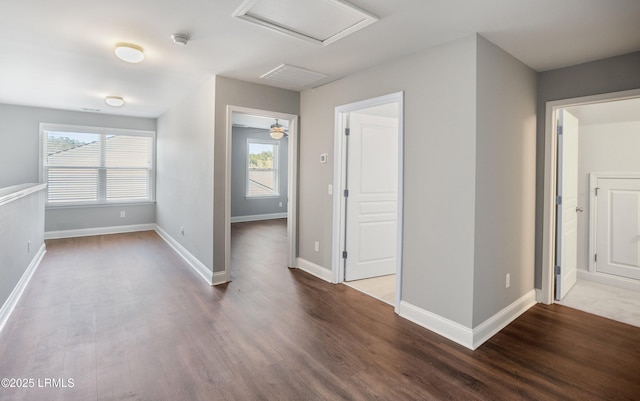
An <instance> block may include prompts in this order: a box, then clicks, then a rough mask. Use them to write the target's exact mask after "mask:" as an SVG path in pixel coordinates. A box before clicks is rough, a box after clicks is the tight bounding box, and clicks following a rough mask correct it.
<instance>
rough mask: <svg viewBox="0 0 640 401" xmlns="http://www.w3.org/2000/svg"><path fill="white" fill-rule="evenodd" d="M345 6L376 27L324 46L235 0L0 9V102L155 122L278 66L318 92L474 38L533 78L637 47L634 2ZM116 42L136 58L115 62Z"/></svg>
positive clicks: (51, 1) (17, 4)
mask: <svg viewBox="0 0 640 401" xmlns="http://www.w3.org/2000/svg"><path fill="white" fill-rule="evenodd" d="M258 1H259V0H258ZM351 3H352V4H354V5H355V6H357V7H360V8H362V9H364V10H365V11H368V12H370V13H372V14H374V15H376V16H377V17H378V18H379V21H377V22H375V23H373V24H372V25H370V26H368V27H366V28H364V29H362V30H360V31H358V32H356V33H354V34H353V35H350V36H348V37H345V38H342V39H340V40H338V41H336V42H334V43H332V44H330V45H328V46H324V47H323V46H319V45H316V44H313V43H309V42H307V41H303V40H300V39H296V38H293V37H289V36H286V35H283V34H280V33H277V32H274V31H271V30H266V29H264V28H262V27H260V26H256V25H254V24H250V23H248V22H246V21H242V20H239V19H237V18H234V17H233V16H232V15H233V14H234V12H235V11H237V10H238V9H239V8H241V6H242V5H243V0H181V1H175V0H171V1H169V0H129V1H124V0H110V1H94V0H19V1H18V0H16V1H9V0H2V1H1V2H0V103H10V104H22V105H31V106H42V107H52V108H60V109H69V110H82V109H99V110H100V112H101V113H108V114H121V115H133V116H145V117H157V116H159V115H161V114H162V113H163V112H165V111H166V110H167V109H169V108H170V107H171V106H173V105H174V104H176V103H177V102H178V101H179V100H180V99H182V98H183V97H184V96H186V95H187V94H188V93H190V92H192V91H193V90H195V89H196V88H197V87H198V86H199V85H200V84H201V83H202V82H203V81H204V80H205V79H207V78H208V77H211V76H213V75H216V74H218V75H224V76H228V77H231V78H237V79H242V80H246V81H251V82H260V80H259V77H260V76H261V75H263V74H265V73H266V72H268V71H270V70H272V69H273V68H275V67H277V66H278V65H280V64H283V63H284V64H290V65H293V66H298V67H302V68H306V69H310V70H314V71H318V72H320V73H323V74H327V75H328V77H327V78H326V79H324V80H322V81H319V82H318V83H315V84H314V85H317V84H321V83H325V82H329V81H332V80H335V79H339V78H340V77H343V76H345V75H348V74H351V73H354V72H356V71H359V70H362V69H365V68H368V67H371V66H373V65H375V64H378V63H381V62H385V61H388V60H392V59H395V58H398V57H402V56H404V55H408V54H412V53H416V52H419V51H421V50H424V49H426V48H429V47H432V46H435V45H438V44H441V43H445V42H448V41H451V40H454V39H457V38H460V37H463V36H466V35H469V34H472V33H474V32H479V33H480V34H482V35H483V36H485V37H486V38H487V39H489V40H490V41H492V42H493V43H495V44H497V45H498V46H500V47H502V48H503V49H505V50H506V51H507V52H509V53H511V54H512V55H514V56H515V57H517V58H518V59H520V60H521V61H523V62H524V63H525V64H527V65H529V66H531V67H532V68H534V69H536V70H538V71H544V70H548V69H554V68H558V67H563V66H568V65H573V64H577V63H582V62H587V61H592V60H596V59H600V58H605V57H610V56H614V55H619V54H624V53H629V52H632V51H637V50H640V23H639V22H638V21H640V1H638V0H562V1H557V0H518V1H514V0H483V1H469V0H394V1H388V0H352V1H351ZM281 12H282V14H283V16H284V18H285V19H286V18H288V17H289V14H288V11H287V9H283V10H281ZM319 22H320V23H322V21H319ZM179 32H180V33H188V34H190V35H191V42H190V43H189V45H188V46H186V47H179V46H177V45H175V44H174V43H173V42H172V41H171V39H170V36H171V35H172V34H174V33H179ZM116 42H132V43H135V44H138V45H140V46H142V47H143V48H144V49H145V54H146V59H145V61H143V62H142V63H141V64H135V65H132V64H126V63H123V62H121V61H119V60H118V59H117V58H116V57H115V56H114V55H113V46H114V44H115V43H116ZM272 84H273V83H272ZM281 86H284V85H281ZM297 89H300V88H297ZM107 95H115V96H122V97H124V99H125V100H126V102H127V104H126V105H125V106H123V107H121V108H117V109H116V108H112V107H110V106H107V105H106V104H105V103H104V97H105V96H107Z"/></svg>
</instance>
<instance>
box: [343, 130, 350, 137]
mask: <svg viewBox="0 0 640 401" xmlns="http://www.w3.org/2000/svg"><path fill="white" fill-rule="evenodd" d="M344 134H345V135H346V136H349V135H351V128H345V129H344Z"/></svg>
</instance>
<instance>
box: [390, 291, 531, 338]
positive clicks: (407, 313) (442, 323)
mask: <svg viewBox="0 0 640 401" xmlns="http://www.w3.org/2000/svg"><path fill="white" fill-rule="evenodd" d="M535 304H536V291H535V290H531V291H529V292H527V293H526V294H525V295H523V296H522V297H520V298H519V299H517V300H516V301H515V302H513V303H512V304H510V305H509V306H507V307H506V308H504V309H502V310H501V311H500V312H498V313H496V314H495V315H493V316H492V317H490V318H489V319H487V320H485V321H484V322H483V323H482V324H480V325H479V326H477V327H476V328H474V329H471V328H469V327H466V326H464V325H462V324H460V323H457V322H454V321H452V320H449V319H447V318H445V317H442V316H440V315H437V314H435V313H432V312H429V311H427V310H424V309H422V308H419V307H417V306H415V305H412V304H410V303H408V302H406V301H401V302H400V307H399V308H398V310H399V313H398V314H399V315H400V316H401V317H403V318H405V319H407V320H410V321H412V322H414V323H415V324H417V325H420V326H422V327H424V328H426V329H427V330H430V331H433V332H434V333H436V334H439V335H441V336H443V337H445V338H447V339H449V340H451V341H453V342H456V343H458V344H460V345H462V346H464V347H467V348H469V349H471V350H475V349H476V348H478V347H479V346H481V345H482V344H483V343H484V342H485V341H487V340H488V339H490V338H491V337H493V336H494V335H495V334H496V333H498V332H499V331H500V330H502V329H503V328H505V327H506V326H507V325H508V324H509V323H511V322H513V321H514V320H515V319H516V318H518V317H519V316H520V315H522V314H523V313H524V312H526V311H527V310H529V308H531V307H532V306H533V305H535Z"/></svg>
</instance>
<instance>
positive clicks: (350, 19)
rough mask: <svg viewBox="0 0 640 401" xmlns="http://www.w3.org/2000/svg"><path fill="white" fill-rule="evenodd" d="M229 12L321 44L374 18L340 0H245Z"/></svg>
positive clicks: (370, 22) (365, 24) (369, 23)
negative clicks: (237, 7)
mask: <svg viewBox="0 0 640 401" xmlns="http://www.w3.org/2000/svg"><path fill="white" fill-rule="evenodd" d="M233 16H234V17H236V18H240V19H242V20H245V21H248V22H251V23H254V24H257V25H260V26H262V27H264V28H267V29H271V30H273V31H276V32H279V33H282V34H285V35H289V36H293V37H296V38H298V39H303V40H306V41H308V42H312V43H316V44H319V45H322V46H326V45H329V44H331V43H333V42H335V41H336V40H338V39H341V38H344V37H345V36H347V35H350V34H352V33H354V32H356V31H359V30H360V29H362V28H364V27H366V26H368V25H371V24H373V23H374V22H376V21H377V20H378V17H376V16H375V15H373V14H370V13H368V12H366V11H364V10H362V9H360V8H358V7H356V6H354V5H352V4H349V3H347V2H345V1H342V0H306V1H300V0H249V1H247V2H245V3H244V4H243V5H242V6H241V7H240V8H239V9H238V10H237V11H236V12H235V13H234V15H233Z"/></svg>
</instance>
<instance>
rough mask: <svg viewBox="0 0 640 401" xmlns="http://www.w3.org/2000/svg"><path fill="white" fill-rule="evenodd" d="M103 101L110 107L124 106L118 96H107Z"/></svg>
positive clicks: (122, 100)
mask: <svg viewBox="0 0 640 401" xmlns="http://www.w3.org/2000/svg"><path fill="white" fill-rule="evenodd" d="M104 101H105V103H107V104H108V105H109V106H112V107H120V106H123V105H124V99H123V98H121V97H120V96H107V97H106V98H105V99H104Z"/></svg>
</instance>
